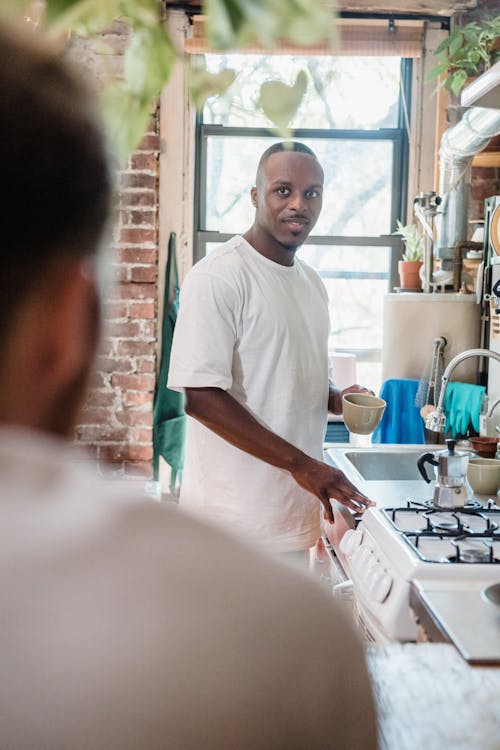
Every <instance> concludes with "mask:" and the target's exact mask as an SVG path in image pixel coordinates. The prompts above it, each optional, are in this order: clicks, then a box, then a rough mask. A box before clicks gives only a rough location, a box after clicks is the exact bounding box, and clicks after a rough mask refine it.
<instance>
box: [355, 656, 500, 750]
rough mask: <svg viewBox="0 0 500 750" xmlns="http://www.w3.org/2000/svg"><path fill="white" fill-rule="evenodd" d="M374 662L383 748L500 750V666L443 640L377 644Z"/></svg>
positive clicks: (371, 664)
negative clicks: (466, 656) (481, 662)
mask: <svg viewBox="0 0 500 750" xmlns="http://www.w3.org/2000/svg"><path fill="white" fill-rule="evenodd" d="M368 666H369V669H370V673H371V675H372V680H373V686H374V692H375V698H376V702H377V708H378V716H379V732H380V750H500V708H499V703H500V669H495V668H491V667H490V668H482V667H470V666H469V665H468V664H467V662H465V661H464V660H463V659H462V657H461V656H460V655H459V654H458V652H457V651H456V650H455V649H454V648H453V646H449V645H446V644H437V643H420V644H399V643H394V644H390V645H388V646H372V647H370V649H369V651H368Z"/></svg>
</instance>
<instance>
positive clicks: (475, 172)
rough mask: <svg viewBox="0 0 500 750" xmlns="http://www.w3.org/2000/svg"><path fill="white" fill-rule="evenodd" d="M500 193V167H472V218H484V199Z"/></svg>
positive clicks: (470, 211)
mask: <svg viewBox="0 0 500 750" xmlns="http://www.w3.org/2000/svg"><path fill="white" fill-rule="evenodd" d="M491 195H500V169H495V168H494V167H473V168H472V189H471V201H470V207H469V217H470V218H471V219H483V218H484V199H485V198H489V197H490V196H491Z"/></svg>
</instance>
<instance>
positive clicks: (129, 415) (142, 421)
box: [115, 409, 153, 427]
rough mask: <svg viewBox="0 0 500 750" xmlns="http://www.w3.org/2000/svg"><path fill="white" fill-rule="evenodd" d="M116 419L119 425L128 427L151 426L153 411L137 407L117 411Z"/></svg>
mask: <svg viewBox="0 0 500 750" xmlns="http://www.w3.org/2000/svg"><path fill="white" fill-rule="evenodd" d="M115 416H116V419H117V420H118V422H119V423H120V424H121V425H126V426H128V427H137V426H139V427H152V425H153V412H152V411H138V410H137V409H134V410H133V411H132V410H129V409H127V410H126V411H117V412H116V415H115Z"/></svg>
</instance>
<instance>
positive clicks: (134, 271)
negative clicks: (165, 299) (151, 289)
mask: <svg viewBox="0 0 500 750" xmlns="http://www.w3.org/2000/svg"><path fill="white" fill-rule="evenodd" d="M157 276H158V271H157V268H156V266H132V267H131V268H130V280H131V281H134V282H141V281H144V282H151V283H153V282H155V281H156V278H157Z"/></svg>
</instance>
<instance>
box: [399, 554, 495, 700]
mask: <svg viewBox="0 0 500 750" xmlns="http://www.w3.org/2000/svg"><path fill="white" fill-rule="evenodd" d="M499 568H500V566H499ZM498 581H499V582H500V570H499V571H498ZM492 583H493V582H492ZM486 586H487V584H486V583H485V582H484V581H482V582H481V583H479V582H475V581H467V582H464V581H456V582H451V581H447V582H446V585H444V583H443V582H442V581H441V582H439V581H425V582H424V581H419V580H418V579H416V580H414V581H412V585H411V592H410V606H411V608H412V609H413V611H414V612H415V615H416V616H417V618H418V621H419V622H420V624H421V625H422V627H423V629H424V630H425V632H426V633H427V635H428V636H429V640H432V641H443V642H449V643H451V644H453V645H454V646H455V647H456V648H457V649H458V651H459V653H460V654H461V656H462V657H463V658H464V659H466V660H467V661H468V662H469V663H470V664H480V665H484V666H488V665H489V664H490V665H491V664H495V665H498V666H500V606H499V605H498V604H496V603H494V602H492V601H489V600H488V598H487V597H486V596H485V594H484V589H485V588H486ZM499 698H500V696H499Z"/></svg>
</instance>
